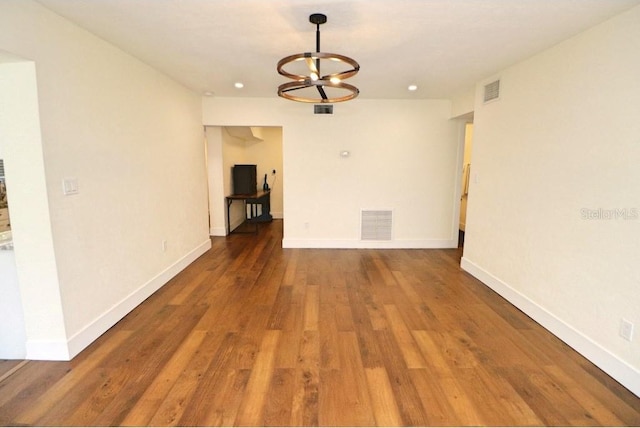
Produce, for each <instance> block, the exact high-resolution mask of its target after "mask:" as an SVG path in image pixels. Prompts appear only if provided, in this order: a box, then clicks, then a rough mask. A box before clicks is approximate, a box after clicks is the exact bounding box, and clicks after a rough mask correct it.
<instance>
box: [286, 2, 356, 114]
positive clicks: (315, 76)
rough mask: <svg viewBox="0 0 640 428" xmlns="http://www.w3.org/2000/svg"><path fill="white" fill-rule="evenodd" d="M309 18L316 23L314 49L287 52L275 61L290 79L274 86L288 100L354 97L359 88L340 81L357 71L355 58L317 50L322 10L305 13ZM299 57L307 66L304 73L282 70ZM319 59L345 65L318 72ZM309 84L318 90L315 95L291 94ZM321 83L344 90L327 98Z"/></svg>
mask: <svg viewBox="0 0 640 428" xmlns="http://www.w3.org/2000/svg"><path fill="white" fill-rule="evenodd" d="M309 22H311V23H312V24H315V25H316V52H305V53H300V54H295V55H289V56H286V57H284V58H282V59H281V60H280V61H278V64H277V67H276V68H277V70H278V73H279V74H280V75H282V76H284V77H287V78H289V79H292V80H293V82H288V83H284V84H282V85H280V86H278V95H279V96H280V97H283V98H286V99H288V100H292V101H299V102H306V103H337V102H342V101H348V100H352V99H354V98H355V97H357V96H358V94H359V93H360V91H359V90H358V88H356V87H355V86H353V85H350V84H348V83H344V82H343V80H344V79H348V78H350V77H353V76H355V75H356V74H358V71H359V70H360V65H359V64H358V62H357V61H355V60H354V59H352V58H349V57H348V56H345V55H340V54H334V53H326V52H320V25H321V24H324V23H326V22H327V17H326V16H325V15H323V14H320V13H315V14H313V15H311V16H309ZM303 60H304V61H306V62H307V65H308V66H309V74H308V75H304V74H296V73H291V72H289V71H287V70H285V68H286V67H287V66H288V65H290V64H291V63H294V62H297V61H303ZM322 61H334V62H339V63H342V64H344V65H345V67H347V69H346V70H344V71H339V72H334V73H331V74H327V75H321V74H320V70H321V62H322ZM313 87H315V88H316V89H317V90H318V94H319V95H320V96H319V97H317V98H311V97H308V96H296V95H293V94H292V92H293V91H296V90H299V89H305V88H313ZM325 87H327V88H334V89H340V90H344V91H347V92H348V94H347V95H344V96H340V97H333V98H329V97H328V96H327V94H326V93H325V91H324V88H325Z"/></svg>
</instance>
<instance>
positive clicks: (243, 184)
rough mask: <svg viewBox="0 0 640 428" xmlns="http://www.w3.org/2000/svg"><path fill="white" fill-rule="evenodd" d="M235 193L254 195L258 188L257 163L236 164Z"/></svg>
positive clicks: (234, 175) (234, 169)
mask: <svg viewBox="0 0 640 428" xmlns="http://www.w3.org/2000/svg"><path fill="white" fill-rule="evenodd" d="M232 175H233V194H234V195H252V194H254V193H256V192H257V190H258V181H257V177H258V176H257V172H256V165H234V167H233V169H232Z"/></svg>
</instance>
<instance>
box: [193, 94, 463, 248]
mask: <svg viewBox="0 0 640 428" xmlns="http://www.w3.org/2000/svg"><path fill="white" fill-rule="evenodd" d="M203 106H204V109H203V114H204V123H205V125H213V126H215V125H218V126H220V125H227V126H242V125H247V124H255V125H259V126H282V134H283V137H282V140H283V141H282V145H283V168H282V169H283V171H284V172H285V174H284V177H283V178H284V180H283V186H284V188H283V194H284V201H283V204H284V205H283V211H284V212H283V214H284V217H285V222H284V242H283V245H284V246H287V247H334V248H339V247H352V248H354V247H355V248H357V247H375V246H380V247H392V248H397V247H421V248H424V247H455V246H456V245H457V233H458V232H457V231H458V214H457V204H458V199H459V192H458V190H457V187H458V186H459V177H458V174H459V170H460V168H459V165H460V164H461V162H462V158H461V156H462V153H461V147H462V142H461V141H460V138H461V135H460V127H459V124H458V123H457V122H455V121H451V120H449V117H450V113H451V104H450V103H449V102H448V101H445V100H423V101H406V100H405V101H402V100H354V101H350V102H348V103H342V104H336V106H335V108H334V115H332V116H319V115H314V114H313V107H312V106H311V105H308V104H302V103H295V102H291V101H286V100H281V99H250V98H249V99H247V98H243V99H232V98H227V99H225V98H205V99H204V100H203ZM342 150H348V151H350V152H351V155H350V156H349V157H348V158H343V157H341V156H340V152H341V151H342ZM361 209H392V210H393V213H394V234H393V241H391V242H379V241H376V242H363V241H360V210H361Z"/></svg>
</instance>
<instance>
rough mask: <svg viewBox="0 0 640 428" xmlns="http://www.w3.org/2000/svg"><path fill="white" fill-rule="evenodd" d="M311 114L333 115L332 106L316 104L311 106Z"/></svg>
mask: <svg viewBox="0 0 640 428" xmlns="http://www.w3.org/2000/svg"><path fill="white" fill-rule="evenodd" d="M313 114H333V104H316V105H314V106H313Z"/></svg>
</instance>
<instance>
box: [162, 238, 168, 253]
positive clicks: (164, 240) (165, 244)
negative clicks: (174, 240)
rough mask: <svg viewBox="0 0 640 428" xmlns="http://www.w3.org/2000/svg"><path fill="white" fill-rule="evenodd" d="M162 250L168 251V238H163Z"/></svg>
mask: <svg viewBox="0 0 640 428" xmlns="http://www.w3.org/2000/svg"><path fill="white" fill-rule="evenodd" d="M162 251H167V240H166V239H163V240H162Z"/></svg>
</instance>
